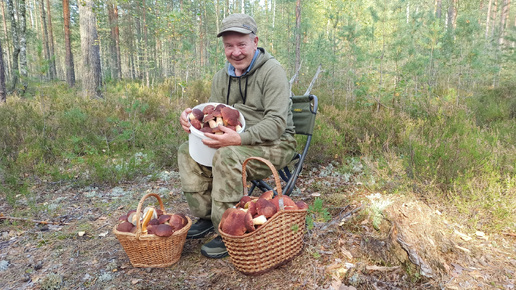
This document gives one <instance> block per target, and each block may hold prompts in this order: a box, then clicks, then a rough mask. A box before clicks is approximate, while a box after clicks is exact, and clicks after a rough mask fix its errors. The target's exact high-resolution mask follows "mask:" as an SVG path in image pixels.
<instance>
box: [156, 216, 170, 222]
mask: <svg viewBox="0 0 516 290" xmlns="http://www.w3.org/2000/svg"><path fill="white" fill-rule="evenodd" d="M169 220H170V215H169V214H163V215H160V216H159V218H158V221H159V223H160V224H164V223H166V222H168V221H169Z"/></svg>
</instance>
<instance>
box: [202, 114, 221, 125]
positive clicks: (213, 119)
mask: <svg viewBox="0 0 516 290" xmlns="http://www.w3.org/2000/svg"><path fill="white" fill-rule="evenodd" d="M214 112H215V111H214ZM214 112H212V113H210V114H208V115H206V116H204V120H203V122H204V123H208V124H209V125H210V128H212V129H213V128H216V127H217V126H218V125H217V121H216V117H215V115H214V114H213V113H214Z"/></svg>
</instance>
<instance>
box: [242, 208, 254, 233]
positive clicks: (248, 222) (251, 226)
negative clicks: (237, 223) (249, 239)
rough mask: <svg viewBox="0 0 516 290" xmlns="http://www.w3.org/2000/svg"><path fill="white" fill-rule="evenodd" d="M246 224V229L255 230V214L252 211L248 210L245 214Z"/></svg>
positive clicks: (248, 230)
mask: <svg viewBox="0 0 516 290" xmlns="http://www.w3.org/2000/svg"><path fill="white" fill-rule="evenodd" d="M244 225H245V229H246V231H247V232H248V233H250V232H254V230H255V228H254V223H253V216H252V215H251V213H250V212H247V213H246V214H245V216H244Z"/></svg>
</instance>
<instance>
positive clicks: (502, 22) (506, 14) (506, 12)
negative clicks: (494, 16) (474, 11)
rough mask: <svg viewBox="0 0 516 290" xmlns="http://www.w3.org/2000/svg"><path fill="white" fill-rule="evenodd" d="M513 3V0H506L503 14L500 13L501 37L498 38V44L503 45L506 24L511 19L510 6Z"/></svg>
mask: <svg viewBox="0 0 516 290" xmlns="http://www.w3.org/2000/svg"><path fill="white" fill-rule="evenodd" d="M510 5H511V0H504V3H503V6H502V14H501V15H500V37H499V38H498V45H502V44H503V42H504V37H505V31H506V30H505V25H506V23H507V20H508V19H509V7H510Z"/></svg>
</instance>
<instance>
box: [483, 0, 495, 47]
mask: <svg viewBox="0 0 516 290" xmlns="http://www.w3.org/2000/svg"><path fill="white" fill-rule="evenodd" d="M492 3H493V0H489V4H487V18H486V36H485V38H486V40H487V36H488V35H489V19H490V18H491V4H492Z"/></svg>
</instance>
